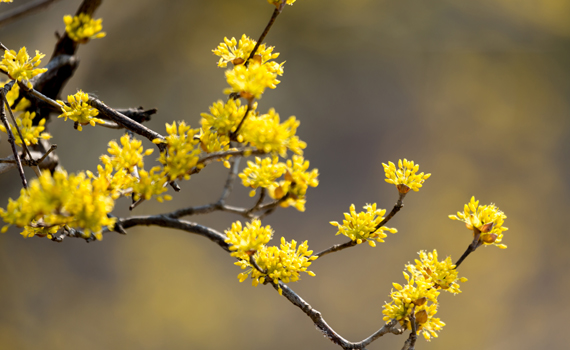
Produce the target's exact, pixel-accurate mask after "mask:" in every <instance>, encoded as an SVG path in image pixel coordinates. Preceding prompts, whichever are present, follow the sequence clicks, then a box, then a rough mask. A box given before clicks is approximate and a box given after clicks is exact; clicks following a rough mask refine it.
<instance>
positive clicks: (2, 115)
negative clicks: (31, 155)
mask: <svg viewBox="0 0 570 350" xmlns="http://www.w3.org/2000/svg"><path fill="white" fill-rule="evenodd" d="M4 101H6V105H8V101H7V100H6V95H5V93H4V89H0V119H2V123H3V124H4V127H5V128H6V132H7V133H8V142H9V143H10V146H12V153H13V154H14V159H16V165H17V166H18V172H19V173H20V179H21V180H22V186H24V188H28V182H27V181H26V175H25V174H24V167H23V166H22V161H21V160H20V155H19V154H18V150H17V149H16V138H15V137H14V134H13V133H12V129H11V128H10V123H9V122H8V119H7V118H6V112H5V110H4ZM9 108H10V106H9V105H8V109H9ZM22 142H24V139H22Z"/></svg>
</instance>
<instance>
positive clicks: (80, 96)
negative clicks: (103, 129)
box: [57, 90, 104, 131]
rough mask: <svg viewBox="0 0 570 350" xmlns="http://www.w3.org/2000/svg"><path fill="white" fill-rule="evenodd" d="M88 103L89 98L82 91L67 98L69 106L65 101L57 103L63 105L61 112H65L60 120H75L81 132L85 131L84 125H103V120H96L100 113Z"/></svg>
mask: <svg viewBox="0 0 570 350" xmlns="http://www.w3.org/2000/svg"><path fill="white" fill-rule="evenodd" d="M88 101H89V96H88V95H87V94H86V93H84V92H83V91H81V90H79V91H78V92H77V93H76V94H74V95H69V96H67V104H66V103H65V102H63V101H57V103H58V104H59V105H61V111H62V112H63V113H62V114H60V115H59V116H58V118H64V119H65V120H67V118H69V119H71V120H73V121H74V122H76V123H77V130H79V131H81V130H83V128H82V127H81V126H82V125H87V124H89V125H91V126H95V124H96V123H99V124H103V123H104V121H103V120H101V119H99V118H95V117H96V116H97V115H98V114H99V111H98V110H97V109H95V108H93V107H91V106H90V105H89V104H88V103H87V102H88Z"/></svg>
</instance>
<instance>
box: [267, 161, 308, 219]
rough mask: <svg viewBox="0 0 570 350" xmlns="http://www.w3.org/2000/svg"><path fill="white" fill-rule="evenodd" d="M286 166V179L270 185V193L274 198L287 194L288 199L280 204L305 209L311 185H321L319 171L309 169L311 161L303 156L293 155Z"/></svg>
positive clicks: (299, 209) (300, 209)
mask: <svg viewBox="0 0 570 350" xmlns="http://www.w3.org/2000/svg"><path fill="white" fill-rule="evenodd" d="M286 164H287V167H286V168H285V175H284V180H282V181H279V182H278V183H277V184H272V185H271V186H269V187H268V188H267V189H268V193H269V196H270V197H271V198H273V199H281V198H283V197H284V196H285V195H287V199H286V200H285V201H283V202H282V203H281V204H280V205H281V206H282V207H284V208H286V207H288V206H292V207H294V208H295V209H297V210H298V211H305V203H306V202H307V200H306V199H305V196H306V194H307V189H308V188H309V186H311V187H317V186H318V185H319V180H318V179H317V178H318V176H319V171H318V170H317V169H313V170H311V171H307V170H308V169H309V161H308V160H305V159H304V158H303V157H302V156H293V158H292V159H288V160H287V163H286Z"/></svg>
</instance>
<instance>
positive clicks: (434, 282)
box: [382, 250, 467, 341]
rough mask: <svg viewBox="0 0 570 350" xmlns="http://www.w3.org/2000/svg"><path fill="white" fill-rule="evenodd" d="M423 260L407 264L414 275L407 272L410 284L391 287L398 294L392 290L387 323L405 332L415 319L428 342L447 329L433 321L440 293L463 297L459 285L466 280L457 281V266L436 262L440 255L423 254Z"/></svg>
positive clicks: (447, 259)
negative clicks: (396, 322)
mask: <svg viewBox="0 0 570 350" xmlns="http://www.w3.org/2000/svg"><path fill="white" fill-rule="evenodd" d="M418 254H419V255H420V260H416V261H415V263H416V264H415V265H411V264H408V265H406V269H407V270H408V272H409V273H410V274H411V277H410V275H409V274H408V273H406V272H404V278H405V279H406V281H407V284H406V285H405V286H401V285H400V284H398V283H393V284H392V285H393V286H394V288H395V289H396V290H392V292H391V293H390V297H391V298H392V301H391V302H389V303H385V305H384V310H383V311H382V313H383V314H384V321H389V320H391V319H396V320H397V321H398V322H400V324H401V325H402V327H404V329H411V328H412V324H411V319H410V316H411V315H412V313H413V315H414V316H415V321H416V324H417V330H418V333H419V332H422V333H423V336H424V337H425V338H426V339H427V340H428V341H429V340H430V339H431V337H434V338H437V333H436V331H439V330H441V329H442V327H443V326H445V323H443V322H442V321H441V320H440V319H439V318H436V317H434V316H435V314H436V313H437V307H438V306H439V303H438V300H437V298H438V296H439V294H440V292H439V290H445V291H448V292H450V293H454V294H457V293H461V291H460V290H459V283H458V281H460V282H466V281H467V279H466V278H464V277H462V278H458V277H457V271H456V270H455V265H453V264H452V263H451V258H450V257H448V258H446V259H445V260H443V261H439V260H438V259H437V251H436V250H434V251H433V253H426V252H425V251H423V250H422V251H420V252H419V253H418Z"/></svg>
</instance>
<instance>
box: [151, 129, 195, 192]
mask: <svg viewBox="0 0 570 350" xmlns="http://www.w3.org/2000/svg"><path fill="white" fill-rule="evenodd" d="M166 132H167V133H168V136H167V137H166V141H164V142H165V143H166V148H167V151H165V152H161V153H160V158H159V159H158V160H159V162H160V163H162V165H164V171H165V172H166V173H167V174H168V178H169V181H173V180H175V179H179V178H184V179H186V180H188V179H190V175H189V173H190V171H191V170H192V168H194V167H195V166H196V165H197V164H198V160H199V157H198V155H199V154H200V149H199V148H198V147H196V146H197V145H198V143H199V142H200V141H199V139H195V138H194V135H196V134H197V133H198V130H196V129H192V128H191V127H190V125H186V123H185V122H183V121H182V122H179V123H178V127H177V126H176V122H173V123H172V124H166ZM153 142H155V141H153ZM156 142H160V140H159V141H156Z"/></svg>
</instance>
